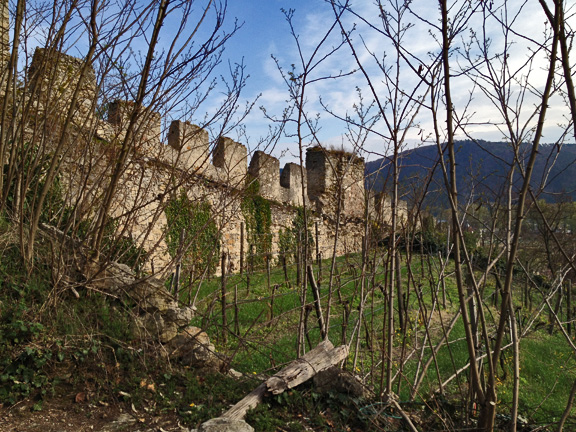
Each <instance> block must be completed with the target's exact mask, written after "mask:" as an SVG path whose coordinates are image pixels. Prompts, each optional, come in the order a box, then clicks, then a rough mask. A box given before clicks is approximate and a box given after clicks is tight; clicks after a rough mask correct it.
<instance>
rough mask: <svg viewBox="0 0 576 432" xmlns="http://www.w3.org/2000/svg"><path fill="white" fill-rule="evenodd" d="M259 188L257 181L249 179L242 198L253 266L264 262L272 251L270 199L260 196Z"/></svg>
mask: <svg viewBox="0 0 576 432" xmlns="http://www.w3.org/2000/svg"><path fill="white" fill-rule="evenodd" d="M259 190H260V184H259V183H258V181H257V180H253V181H251V182H250V183H249V186H248V187H247V188H246V194H245V195H244V199H243V200H242V215H243V216H244V221H245V223H246V235H247V240H248V245H249V247H252V246H254V254H255V256H253V257H252V258H251V259H252V263H253V265H255V266H259V265H262V264H264V263H265V262H266V259H267V258H268V257H269V255H270V253H271V252H272V232H271V226H272V210H271V208H270V201H268V200H267V199H265V198H262V197H261V196H260V195H259V194H258V192H259Z"/></svg>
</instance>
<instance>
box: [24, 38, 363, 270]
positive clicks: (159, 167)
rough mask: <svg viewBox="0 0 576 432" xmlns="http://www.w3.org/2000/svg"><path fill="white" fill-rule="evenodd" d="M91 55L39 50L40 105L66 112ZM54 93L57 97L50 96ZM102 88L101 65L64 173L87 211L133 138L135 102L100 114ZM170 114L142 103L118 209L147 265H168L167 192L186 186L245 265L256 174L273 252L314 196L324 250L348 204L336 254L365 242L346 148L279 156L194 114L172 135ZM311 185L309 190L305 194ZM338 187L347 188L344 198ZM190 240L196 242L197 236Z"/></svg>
mask: <svg viewBox="0 0 576 432" xmlns="http://www.w3.org/2000/svg"><path fill="white" fill-rule="evenodd" d="M80 68H82V61H80V60H78V59H76V58H73V57H70V56H68V55H65V54H61V53H56V52H48V51H47V50H42V49H39V50H38V51H37V53H36V54H35V55H34V58H33V62H32V65H31V68H30V71H29V72H30V74H31V76H32V77H33V80H34V81H33V87H32V88H33V89H34V91H33V94H32V95H31V97H34V98H36V100H37V102H36V103H37V105H38V106H39V107H40V109H41V110H44V111H45V112H51V113H57V112H59V113H65V112H67V111H68V109H69V101H70V95H71V94H72V93H73V91H74V88H75V86H76V85H78V75H79V74H78V73H77V72H78V70H79V69H80ZM47 94H50V95H51V96H50V97H47V96H46V95H47ZM96 100H97V90H96V84H95V78H94V72H93V71H91V70H90V71H89V73H88V75H87V77H86V79H84V80H83V83H82V89H81V94H80V98H79V101H78V103H77V107H76V111H75V117H74V119H75V122H74V123H75V127H76V128H75V132H74V136H73V138H72V139H70V143H69V145H68V148H67V149H66V151H65V153H64V158H63V161H62V171H61V172H62V174H61V181H62V183H63V184H64V186H65V190H66V191H67V195H66V200H67V202H68V203H70V204H73V203H78V213H79V214H80V215H82V216H83V217H89V216H92V215H94V213H95V212H96V211H97V208H98V205H99V202H100V200H101V196H102V193H103V190H104V188H105V187H106V186H107V184H108V181H109V178H110V173H111V167H112V166H113V163H114V161H115V157H116V156H117V152H118V148H119V147H120V144H121V142H122V140H123V139H124V137H125V134H126V130H127V127H128V123H129V121H130V118H131V116H132V113H133V110H134V104H133V103H131V102H127V101H115V102H114V103H112V104H110V105H109V106H108V110H107V111H108V117H107V120H105V121H104V120H102V119H99V118H98V117H97V116H96V114H95V106H96ZM161 120H162V119H161V117H160V115H159V114H158V113H154V112H152V111H150V110H148V109H145V108H144V109H142V110H141V116H140V117H139V119H138V120H137V122H136V124H135V125H136V127H135V139H134V143H133V146H132V148H131V153H130V156H129V158H128V160H127V162H126V166H125V169H124V172H123V176H122V180H121V182H120V187H119V188H118V191H117V194H116V198H115V202H114V206H113V208H112V211H111V213H112V214H111V216H112V217H114V218H115V219H116V220H117V221H118V222H119V224H118V226H119V227H121V230H122V232H121V235H123V236H128V237H130V238H132V239H133V240H134V241H135V242H136V243H137V244H139V245H141V246H142V247H143V248H144V249H146V250H147V251H148V252H149V254H150V255H149V262H148V265H147V266H148V269H151V268H152V267H153V268H154V269H155V270H160V269H167V268H169V264H170V263H171V257H170V256H169V254H168V252H167V246H166V243H165V241H164V237H165V232H166V224H167V221H166V215H165V214H164V211H163V209H164V208H165V205H166V203H167V200H168V199H170V197H171V196H175V194H176V193H178V192H179V191H180V190H185V191H186V194H187V195H188V197H189V199H190V200H192V201H198V202H208V203H209V204H210V206H211V209H212V212H213V215H214V218H215V220H216V221H217V224H218V226H219V228H220V230H221V246H220V248H221V251H225V252H227V253H228V254H229V256H230V260H231V262H232V264H231V268H233V269H235V270H238V269H239V267H240V265H239V264H240V263H239V261H240V251H241V249H243V250H244V251H248V250H249V246H250V245H249V244H248V243H247V239H246V236H244V244H243V245H241V225H242V224H243V222H244V216H243V215H242V211H241V201H242V197H243V194H244V189H245V187H246V185H247V184H249V183H250V182H257V183H258V189H259V194H260V195H261V196H262V197H263V198H265V199H267V200H269V202H270V205H271V211H272V227H271V234H272V236H273V240H272V254H276V253H277V252H278V243H279V241H278V240H279V239H278V233H279V232H280V230H286V229H288V228H290V227H291V226H292V222H293V220H294V218H295V217H296V214H297V208H298V207H301V206H303V205H306V206H307V207H308V208H309V209H311V210H313V211H312V212H311V216H312V218H313V220H314V221H316V222H317V223H318V229H319V249H320V250H321V251H322V255H323V257H324V258H327V257H329V256H331V253H332V250H333V242H334V233H335V232H336V230H335V223H336V217H335V216H336V212H337V210H338V208H339V209H340V211H341V216H340V224H341V227H340V230H339V236H340V238H339V241H338V244H337V245H336V249H335V250H336V253H337V254H344V253H347V252H353V251H357V250H359V248H360V243H361V236H362V232H363V229H362V219H363V217H364V187H363V184H364V162H363V160H362V159H360V158H358V157H356V156H354V155H351V154H347V153H344V152H334V151H327V150H324V149H321V148H312V149H308V151H307V155H306V164H307V167H306V169H304V170H303V169H302V168H301V167H300V166H299V165H297V164H294V163H289V164H286V165H285V166H284V168H283V169H282V171H280V162H279V161H278V159H276V158H275V157H273V156H271V155H268V154H266V153H264V152H262V151H256V152H254V154H253V155H252V158H251V161H250V164H249V165H248V154H247V153H248V152H247V149H246V147H245V146H244V145H242V144H240V143H237V142H235V141H233V140H232V139H230V138H227V137H218V138H217V139H215V142H214V143H211V141H210V137H209V135H208V132H207V131H206V130H203V129H201V128H199V127H198V126H195V125H193V124H191V123H189V122H186V121H179V120H176V121H172V122H171V124H170V126H169V128H168V132H167V137H166V143H164V142H163V140H162V131H161ZM303 184H304V191H305V196H304V197H303V195H302V190H303V189H302V185H303ZM338 196H340V197H341V199H340V202H338V201H339V200H338ZM190 241H194V240H193V239H190Z"/></svg>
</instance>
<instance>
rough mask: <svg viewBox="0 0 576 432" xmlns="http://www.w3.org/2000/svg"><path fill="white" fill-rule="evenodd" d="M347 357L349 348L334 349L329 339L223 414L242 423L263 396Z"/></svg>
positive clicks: (303, 379) (310, 376) (278, 390)
mask: <svg viewBox="0 0 576 432" xmlns="http://www.w3.org/2000/svg"><path fill="white" fill-rule="evenodd" d="M347 355H348V347H347V346H346V345H342V346H339V347H336V348H334V345H332V343H331V342H330V341H329V340H325V341H324V342H321V343H320V344H319V345H318V346H317V347H316V348H314V349H313V350H311V351H309V352H307V353H306V354H304V355H303V356H302V357H300V358H299V359H296V360H294V361H293V362H291V363H289V364H288V365H287V366H286V367H285V368H284V369H282V370H281V371H280V372H278V373H277V374H275V375H274V376H272V377H270V378H268V379H267V380H266V381H264V382H263V383H262V384H260V385H259V386H258V387H256V388H255V389H254V390H253V391H252V392H251V393H249V394H248V395H246V397H244V399H242V400H241V401H240V402H238V403H237V404H236V405H234V406H233V407H232V408H230V409H229V410H228V411H226V412H225V413H224V414H222V417H224V418H227V419H231V420H242V419H243V418H244V417H245V416H246V413H247V412H248V410H250V409H252V408H256V407H257V406H258V404H260V403H261V402H262V401H263V399H264V396H266V395H268V394H273V395H277V394H280V393H283V392H284V391H286V390H288V389H291V388H293V387H296V386H297V385H299V384H302V383H303V382H306V381H308V380H309V379H310V378H312V377H313V376H314V375H316V374H317V373H318V372H321V371H323V370H324V369H328V368H329V367H331V366H334V365H336V364H338V363H340V362H341V361H342V360H344V359H345V358H346V356H347Z"/></svg>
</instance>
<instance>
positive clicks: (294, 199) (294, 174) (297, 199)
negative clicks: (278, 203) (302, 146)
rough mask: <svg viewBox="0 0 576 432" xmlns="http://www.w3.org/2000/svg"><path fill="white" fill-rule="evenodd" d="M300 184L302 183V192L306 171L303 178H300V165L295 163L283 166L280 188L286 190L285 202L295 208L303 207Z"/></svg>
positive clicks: (305, 185)
mask: <svg viewBox="0 0 576 432" xmlns="http://www.w3.org/2000/svg"><path fill="white" fill-rule="evenodd" d="M302 183H304V190H305V191H306V189H307V184H306V171H305V170H304V178H302V171H301V167H300V165H298V164H295V163H287V164H286V165H284V168H283V169H282V174H280V186H281V187H282V188H284V189H285V190H286V192H285V197H286V198H285V202H288V203H289V204H292V205H293V206H297V207H300V206H302V205H304V202H303V200H302Z"/></svg>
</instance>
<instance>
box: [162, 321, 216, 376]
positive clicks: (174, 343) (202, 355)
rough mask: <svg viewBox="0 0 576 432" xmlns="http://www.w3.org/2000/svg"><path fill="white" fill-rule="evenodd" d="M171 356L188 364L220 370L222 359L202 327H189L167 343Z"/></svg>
mask: <svg viewBox="0 0 576 432" xmlns="http://www.w3.org/2000/svg"><path fill="white" fill-rule="evenodd" d="M167 348H168V352H169V353H170V357H171V358H173V359H177V360H179V361H180V362H181V363H182V364H184V365H186V366H192V367H195V368H209V369H215V370H220V366H222V360H221V359H220V358H219V357H218V356H217V355H216V349H215V348H214V345H212V343H210V338H209V337H208V335H207V334H206V332H204V331H202V329H200V328H198V327H194V326H190V327H187V328H186V329H184V331H182V332H181V333H180V334H178V335H177V336H176V337H174V338H173V339H172V340H171V341H170V343H169V344H168V345H167Z"/></svg>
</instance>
